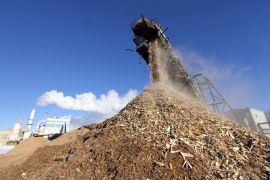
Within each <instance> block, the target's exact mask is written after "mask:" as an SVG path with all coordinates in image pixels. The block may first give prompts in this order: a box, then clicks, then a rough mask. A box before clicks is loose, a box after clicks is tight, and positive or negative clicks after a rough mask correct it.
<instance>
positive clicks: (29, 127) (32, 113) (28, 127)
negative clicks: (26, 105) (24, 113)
mask: <svg viewBox="0 0 270 180" xmlns="http://www.w3.org/2000/svg"><path fill="white" fill-rule="evenodd" d="M35 112H36V110H35V109H33V110H32V111H31V114H30V117H29V120H28V123H27V131H30V130H31V127H32V125H33V119H34V116H35Z"/></svg>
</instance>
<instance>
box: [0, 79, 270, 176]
mask: <svg viewBox="0 0 270 180" xmlns="http://www.w3.org/2000/svg"><path fill="white" fill-rule="evenodd" d="M165 89H166V88H165V87H164V86H162V85H159V84H156V85H153V86H151V87H150V88H147V89H146V90H145V91H144V92H142V93H141V94H140V95H139V96H138V97H136V98H135V99H134V100H133V101H132V102H130V103H129V104H128V105H127V106H126V107H125V108H124V109H122V110H121V111H120V112H119V113H118V114H117V115H116V116H114V117H113V118H110V119H108V120H106V121H104V122H103V123H100V124H97V125H90V126H87V127H85V128H82V129H78V130H77V131H76V132H75V133H74V132H73V133H68V134H66V135H65V136H66V137H67V138H65V137H64V136H63V137H60V138H63V139H69V141H66V142H65V143H60V142H63V141H62V140H61V139H57V140H55V142H54V143H52V142H51V144H50V145H47V143H45V146H44V144H43V145H42V146H41V147H39V148H38V149H37V150H35V152H34V153H33V152H31V154H32V155H30V156H28V158H27V160H26V161H24V162H22V163H21V164H16V163H14V164H12V165H10V166H5V167H4V168H0V177H2V178H3V179H227V178H231V179H269V178H270V140H269V138H267V137H265V136H263V135H261V134H259V133H255V132H252V131H250V130H248V129H244V128H241V127H240V126H239V125H237V124H234V123H232V122H231V121H229V120H227V119H224V118H222V117H220V116H218V115H216V114H214V113H212V112H210V111H209V110H208V109H207V108H206V107H204V106H203V105H202V104H200V103H199V102H197V101H195V100H194V99H191V98H188V97H186V96H184V95H181V94H179V93H177V92H175V91H174V90H165ZM36 141H38V140H36ZM56 141H58V142H59V143H56ZM25 144H26V142H25ZM21 145H23V143H22V144H21ZM29 147H30V145H29ZM14 150H16V151H17V150H19V148H18V147H16V148H15V149H14ZM10 153H11V152H10ZM1 163H4V164H5V163H6V162H5V160H3V159H2V160H1Z"/></svg>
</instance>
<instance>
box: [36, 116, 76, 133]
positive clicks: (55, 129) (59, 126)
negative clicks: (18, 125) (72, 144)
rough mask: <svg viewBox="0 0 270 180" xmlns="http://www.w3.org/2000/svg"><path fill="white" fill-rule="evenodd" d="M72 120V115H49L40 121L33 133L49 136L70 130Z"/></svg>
mask: <svg viewBox="0 0 270 180" xmlns="http://www.w3.org/2000/svg"><path fill="white" fill-rule="evenodd" d="M70 120H71V117H70V116H64V117H47V118H45V119H42V120H40V121H39V122H38V124H37V127H36V128H35V129H34V130H33V134H34V136H49V135H53V134H63V133H66V132H69V127H70Z"/></svg>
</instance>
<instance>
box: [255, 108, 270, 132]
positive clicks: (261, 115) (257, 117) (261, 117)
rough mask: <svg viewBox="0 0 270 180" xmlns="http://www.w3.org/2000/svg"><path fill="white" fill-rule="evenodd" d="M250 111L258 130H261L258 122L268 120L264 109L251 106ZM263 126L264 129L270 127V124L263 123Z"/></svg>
mask: <svg viewBox="0 0 270 180" xmlns="http://www.w3.org/2000/svg"><path fill="white" fill-rule="evenodd" d="M250 113H251V115H252V118H253V120H254V122H255V124H256V128H257V131H260V129H259V126H258V123H265V122H268V121H267V118H266V115H265V113H264V112H263V111H260V110H258V109H254V108H250ZM261 127H262V128H263V129H270V125H269V124H263V125H261Z"/></svg>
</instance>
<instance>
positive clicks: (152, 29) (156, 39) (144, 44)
mask: <svg viewBox="0 0 270 180" xmlns="http://www.w3.org/2000/svg"><path fill="white" fill-rule="evenodd" d="M131 29H132V31H133V33H134V38H133V41H134V43H135V44H136V51H137V52H138V53H139V54H140V55H141V57H142V58H143V59H144V60H145V62H146V63H147V64H148V65H149V66H150V68H151V71H154V70H153V68H152V67H151V62H150V60H151V59H153V58H151V57H153V56H157V55H155V53H156V54H158V52H153V51H151V46H153V44H154V43H156V44H158V46H159V47H160V49H162V52H161V53H160V54H166V57H162V58H160V61H161V63H163V62H166V63H163V64H165V69H166V70H165V71H166V73H167V76H168V80H170V81H171V82H173V84H175V85H176V86H178V87H179V89H180V90H181V91H185V92H186V93H188V94H190V95H191V96H193V97H195V98H199V99H201V94H200V91H199V89H198V87H197V85H196V83H195V82H194V81H193V79H192V78H190V76H189V75H188V73H187V71H186V70H185V68H184V66H183V65H182V63H181V61H180V59H179V58H178V57H177V56H176V55H175V53H174V51H173V48H172V46H171V44H170V42H169V39H168V37H167V36H166V35H165V34H164V32H165V31H166V29H165V30H164V29H163V28H162V27H161V25H160V24H159V23H158V21H157V20H149V19H147V18H145V17H143V16H142V17H140V18H139V19H137V20H136V21H135V22H134V23H132V24H131ZM152 63H153V62H152Z"/></svg>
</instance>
